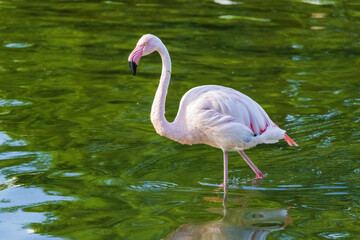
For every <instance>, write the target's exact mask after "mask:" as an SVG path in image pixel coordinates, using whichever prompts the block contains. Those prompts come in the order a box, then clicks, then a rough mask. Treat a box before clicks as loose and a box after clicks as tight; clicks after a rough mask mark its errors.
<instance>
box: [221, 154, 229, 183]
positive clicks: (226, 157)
mask: <svg viewBox="0 0 360 240" xmlns="http://www.w3.org/2000/svg"><path fill="white" fill-rule="evenodd" d="M223 152H224V182H223V183H222V184H220V187H226V186H227V184H228V182H229V178H228V152H226V151H223Z"/></svg>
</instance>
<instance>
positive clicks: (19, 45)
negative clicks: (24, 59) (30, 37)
mask: <svg viewBox="0 0 360 240" xmlns="http://www.w3.org/2000/svg"><path fill="white" fill-rule="evenodd" d="M32 46H34V44H33V43H8V44H6V45H5V47H7V48H27V47H32Z"/></svg>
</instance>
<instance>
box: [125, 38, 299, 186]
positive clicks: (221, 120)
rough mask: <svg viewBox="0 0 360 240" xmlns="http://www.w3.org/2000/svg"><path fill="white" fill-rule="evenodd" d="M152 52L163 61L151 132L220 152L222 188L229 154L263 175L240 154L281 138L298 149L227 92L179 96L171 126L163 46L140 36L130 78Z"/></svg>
mask: <svg viewBox="0 0 360 240" xmlns="http://www.w3.org/2000/svg"><path fill="white" fill-rule="evenodd" d="M154 51H157V52H158V53H159V54H160V56H161V59H162V71H161V77H160V82H159V86H158V88H157V91H156V94H155V98H154V101H153V104H152V107H151V115H150V118H151V122H152V124H153V125H154V128H155V130H156V132H157V133H158V134H159V135H161V136H165V137H167V138H169V139H172V140H174V141H177V142H179V143H182V144H188V145H192V144H207V145H210V146H212V147H215V148H220V149H221V150H222V151H223V159H224V183H223V184H221V185H220V186H225V185H226V184H228V181H229V178H228V152H229V151H237V152H238V153H239V154H240V155H241V156H242V157H243V159H244V160H245V161H246V163H247V164H248V165H249V166H250V167H251V169H252V170H253V171H254V172H255V174H256V178H257V179H261V178H263V177H264V175H263V174H262V173H261V171H260V170H259V169H258V168H257V167H256V166H255V164H254V163H253V162H252V161H251V160H250V158H249V157H248V156H247V155H246V154H245V153H244V150H245V149H249V148H252V147H255V146H256V145H258V144H260V143H268V144H269V143H276V142H278V141H279V140H280V139H285V140H286V142H287V143H288V144H289V145H290V146H298V145H297V144H296V142H294V141H293V140H292V139H291V138H290V137H289V136H288V135H287V134H286V133H285V131H284V130H282V129H281V128H279V127H278V126H277V125H276V124H275V123H274V122H273V121H271V119H270V118H269V116H268V115H267V113H266V112H265V111H264V109H263V108H262V107H261V106H260V105H259V104H258V103H256V102H255V101H254V100H252V99H251V98H250V97H248V96H246V95H245V94H243V93H240V92H238V91H236V90H234V89H232V88H228V87H223V86H218V85H204V86H198V87H195V88H192V89H190V90H189V91H188V92H186V93H185V95H184V96H183V97H182V99H181V101H180V105H179V110H178V113H177V115H176V117H175V120H174V121H173V122H168V121H167V120H166V118H165V100H166V95H167V90H168V86H169V82H170V77H171V60H170V55H169V52H168V50H167V49H166V47H165V45H164V44H163V43H162V41H161V40H160V39H159V38H158V37H156V36H154V35H152V34H146V35H143V36H142V37H141V38H140V39H139V41H138V42H137V44H136V47H135V49H134V50H133V51H132V52H131V53H130V55H129V58H128V61H129V66H130V69H131V72H132V74H133V75H134V76H135V74H136V68H137V65H138V62H139V60H140V58H141V57H142V56H145V55H148V54H150V53H152V52H154Z"/></svg>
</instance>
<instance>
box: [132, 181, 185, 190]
mask: <svg viewBox="0 0 360 240" xmlns="http://www.w3.org/2000/svg"><path fill="white" fill-rule="evenodd" d="M177 186H178V185H177V184H175V183H171V182H160V181H143V182H140V184H139V185H131V186H130V187H128V189H130V190H136V191H163V190H168V189H174V188H175V187H177Z"/></svg>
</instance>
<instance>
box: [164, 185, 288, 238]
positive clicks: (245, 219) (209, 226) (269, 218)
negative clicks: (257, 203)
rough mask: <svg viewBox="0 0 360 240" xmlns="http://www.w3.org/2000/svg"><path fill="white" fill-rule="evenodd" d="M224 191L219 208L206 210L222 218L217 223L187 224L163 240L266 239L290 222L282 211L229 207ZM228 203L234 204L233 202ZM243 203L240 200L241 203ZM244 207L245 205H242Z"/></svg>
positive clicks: (283, 209)
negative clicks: (221, 206)
mask: <svg viewBox="0 0 360 240" xmlns="http://www.w3.org/2000/svg"><path fill="white" fill-rule="evenodd" d="M228 201H229V200H228V189H227V188H225V192H224V197H223V199H222V205H223V208H217V209H210V210H209V211H210V212H214V213H218V214H221V215H223V217H222V218H221V219H220V220H215V221H209V222H203V223H190V224H184V225H182V226H180V227H179V228H178V229H176V231H174V232H172V233H171V234H169V235H168V236H166V237H165V238H164V239H165V240H170V239H172V240H175V239H177V240H181V239H183V240H185V239H186V240H191V239H194V240H195V239H196V240H207V239H209V240H210V239H251V240H261V239H266V236H267V235H268V234H269V233H271V232H273V231H278V230H281V229H284V228H285V227H286V226H287V225H289V224H290V222H291V217H290V216H287V212H288V211H287V209H285V208H268V209H266V208H265V209H255V208H253V209H252V208H247V207H240V208H229V207H228V206H227V203H228ZM232 201H236V200H235V199H233V200H232ZM242 201H243V200H242ZM244 205H247V204H244Z"/></svg>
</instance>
